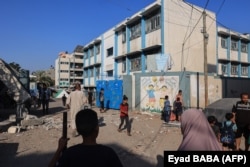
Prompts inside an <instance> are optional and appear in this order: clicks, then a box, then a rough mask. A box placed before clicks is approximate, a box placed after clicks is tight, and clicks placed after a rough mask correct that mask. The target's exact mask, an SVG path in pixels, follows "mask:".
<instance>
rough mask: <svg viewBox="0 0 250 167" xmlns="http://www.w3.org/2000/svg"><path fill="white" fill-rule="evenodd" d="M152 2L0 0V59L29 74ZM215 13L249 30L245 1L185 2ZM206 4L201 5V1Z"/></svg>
mask: <svg viewBox="0 0 250 167" xmlns="http://www.w3.org/2000/svg"><path fill="white" fill-rule="evenodd" d="M154 1H155V0H89V1H87V0H1V1H0V58H1V59H3V60H4V61H5V62H7V63H11V62H15V63H18V64H19V65H20V66H21V68H23V69H27V70H30V72H34V71H37V70H46V69H49V68H50V66H51V65H52V66H54V64H55V60H56V58H57V57H58V53H59V52H61V51H68V52H69V53H71V52H73V50H74V49H75V47H76V46H77V45H85V44H87V43H88V42H90V41H92V40H93V39H95V38H96V37H98V36H100V35H101V34H102V33H104V32H105V31H107V30H109V29H110V28H113V27H114V26H115V25H117V24H119V23H120V22H121V21H123V20H124V19H126V18H127V17H130V16H132V15H133V14H135V13H137V12H138V11H140V10H141V9H143V8H144V7H146V6H147V5H149V4H151V3H153V2H154ZM186 2H189V3H191V4H194V5H197V6H200V7H205V6H207V7H206V8H207V9H208V10H210V11H213V12H215V13H216V14H217V22H218V23H219V24H222V25H223V26H226V27H227V28H230V29H231V30H234V31H237V32H240V33H250V22H249V16H250V10H249V9H250V1H249V0H186ZM206 4H207V5H206Z"/></svg>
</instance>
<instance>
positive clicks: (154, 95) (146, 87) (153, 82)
mask: <svg viewBox="0 0 250 167" xmlns="http://www.w3.org/2000/svg"><path fill="white" fill-rule="evenodd" d="M178 90H179V77H178V76H151V77H141V106H140V108H141V110H142V111H150V112H161V110H162V108H163V105H164V97H165V96H166V95H168V96H169V100H170V103H171V104H172V103H173V101H174V98H175V96H176V94H177V92H178Z"/></svg>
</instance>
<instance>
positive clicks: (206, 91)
mask: <svg viewBox="0 0 250 167" xmlns="http://www.w3.org/2000/svg"><path fill="white" fill-rule="evenodd" d="M202 15H203V31H202V33H203V45H204V86H205V107H207V106H208V83H207V43H208V34H207V30H206V16H207V14H206V11H205V10H204V11H203V13H202Z"/></svg>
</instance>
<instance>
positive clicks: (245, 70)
mask: <svg viewBox="0 0 250 167" xmlns="http://www.w3.org/2000/svg"><path fill="white" fill-rule="evenodd" d="M241 75H244V76H248V66H242V67H241Z"/></svg>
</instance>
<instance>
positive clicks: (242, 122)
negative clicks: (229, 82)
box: [232, 93, 250, 151]
mask: <svg viewBox="0 0 250 167" xmlns="http://www.w3.org/2000/svg"><path fill="white" fill-rule="evenodd" d="M240 97H241V100H240V101H238V102H237V103H236V105H235V106H233V110H232V112H233V114H234V116H235V122H236V125H237V131H236V135H235V138H236V150H240V143H241V137H242V134H243V136H244V137H245V151H248V149H249V144H248V137H249V134H250V133H249V131H250V130H249V129H248V126H249V125H250V103H249V101H248V94H247V93H242V94H241V96H240Z"/></svg>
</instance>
